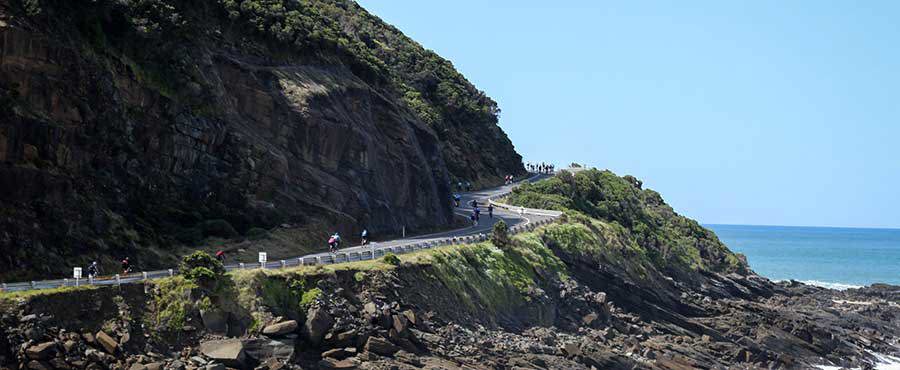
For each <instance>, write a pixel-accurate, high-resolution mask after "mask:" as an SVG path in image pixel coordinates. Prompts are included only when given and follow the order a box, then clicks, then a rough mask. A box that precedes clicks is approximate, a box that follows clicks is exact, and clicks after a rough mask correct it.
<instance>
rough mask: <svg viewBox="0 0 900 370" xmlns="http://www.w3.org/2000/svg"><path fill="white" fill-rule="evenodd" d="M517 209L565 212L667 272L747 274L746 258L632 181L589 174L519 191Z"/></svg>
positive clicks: (513, 199) (608, 174)
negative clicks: (542, 209) (698, 271)
mask: <svg viewBox="0 0 900 370" xmlns="http://www.w3.org/2000/svg"><path fill="white" fill-rule="evenodd" d="M509 202H510V203H512V204H515V205H520V206H526V207H532V208H544V209H555V210H561V211H566V214H567V215H568V216H569V217H571V218H574V219H576V220H578V221H579V222H580V223H582V224H585V225H590V226H591V227H593V228H597V229H599V230H602V232H601V234H602V235H604V239H605V240H608V241H613V240H614V241H615V242H616V243H618V244H622V245H623V246H626V247H627V248H631V249H633V250H634V251H635V252H636V253H637V254H639V255H641V256H642V257H646V258H649V259H650V260H651V261H652V262H653V263H654V265H656V267H657V268H659V269H660V270H664V271H696V270H709V271H715V272H726V273H727V272H743V271H747V269H748V267H747V265H746V262H744V259H743V258H742V257H741V256H739V255H738V254H735V253H732V252H731V251H730V250H728V248H727V247H726V246H725V245H724V244H722V242H721V241H719V238H718V237H716V235H715V234H714V233H713V232H712V231H710V230H708V229H706V228H704V227H702V226H701V225H700V224H699V223H697V221H694V220H691V219H688V218H686V217H683V216H681V215H679V214H677V213H675V211H674V210H673V209H672V207H670V206H669V205H668V204H666V203H665V201H663V199H662V197H661V196H660V195H659V193H657V192H655V191H653V190H649V189H643V188H642V183H641V182H640V181H639V180H637V179H635V178H634V177H631V176H624V177H619V176H616V175H615V174H614V173H612V172H610V171H599V170H596V169H592V170H586V171H581V172H578V173H576V174H575V175H572V174H571V173H568V172H563V173H561V174H560V175H558V176H556V177H553V178H550V179H547V180H545V181H541V182H538V183H535V184H527V185H525V186H522V187H520V188H518V189H516V190H515V191H514V192H513V194H512V195H511V196H510V198H509Z"/></svg>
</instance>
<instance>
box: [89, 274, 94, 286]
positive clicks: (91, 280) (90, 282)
mask: <svg viewBox="0 0 900 370" xmlns="http://www.w3.org/2000/svg"><path fill="white" fill-rule="evenodd" d="M88 285H94V277H93V276H91V275H88Z"/></svg>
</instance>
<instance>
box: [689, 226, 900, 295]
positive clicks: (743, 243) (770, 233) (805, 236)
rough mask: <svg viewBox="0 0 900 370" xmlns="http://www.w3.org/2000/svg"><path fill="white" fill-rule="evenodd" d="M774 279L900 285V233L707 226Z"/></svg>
mask: <svg viewBox="0 0 900 370" xmlns="http://www.w3.org/2000/svg"><path fill="white" fill-rule="evenodd" d="M704 226H705V227H707V228H709V229H711V230H712V231H714V232H715V233H716V235H718V236H719V239H720V240H722V242H723V243H725V244H726V245H727V246H728V248H730V249H731V250H732V251H735V252H740V253H743V254H744V255H746V256H747V260H748V261H749V262H750V268H751V269H753V271H756V272H757V273H758V274H760V275H762V276H765V277H767V278H769V279H772V280H788V279H793V280H798V281H802V282H805V283H809V284H813V285H819V286H824V287H828V288H835V289H847V288H854V287H860V286H864V285H870V284H873V283H888V284H895V285H900V229H857V228H833V227H793V226H749V225H704Z"/></svg>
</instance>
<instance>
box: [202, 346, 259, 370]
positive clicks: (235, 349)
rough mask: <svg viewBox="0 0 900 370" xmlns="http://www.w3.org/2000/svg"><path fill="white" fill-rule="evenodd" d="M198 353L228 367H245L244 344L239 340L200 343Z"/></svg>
mask: <svg viewBox="0 0 900 370" xmlns="http://www.w3.org/2000/svg"><path fill="white" fill-rule="evenodd" d="M200 353H202V354H203V355H204V356H206V357H207V358H210V359H212V360H214V361H216V362H221V363H222V364H224V365H225V366H228V367H234V368H239V369H241V368H244V367H246V366H247V354H246V352H244V342H242V341H241V340H240V339H226V340H213V341H208V342H203V343H200Z"/></svg>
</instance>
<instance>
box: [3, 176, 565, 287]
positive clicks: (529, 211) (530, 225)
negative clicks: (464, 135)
mask: <svg viewBox="0 0 900 370" xmlns="http://www.w3.org/2000/svg"><path fill="white" fill-rule="evenodd" d="M509 194H510V192H505V193H501V194H496V195H493V196H490V197H488V202H489V203H490V204H493V205H494V206H495V207H498V208H503V209H507V210H511V211H514V212H515V211H517V210H520V212H519V214H522V215H536V216H543V217H549V218H545V219H541V220H536V221H531V220H528V221H527V222H525V223H524V224H519V225H515V226H513V227H510V228H509V232H510V234H519V233H522V232H528V231H533V230H535V229H536V228H538V227H540V226H544V225H547V224H550V223H551V222H553V221H555V219H556V218H558V217H559V216H560V215H561V214H562V212H559V211H552V210H542V209H533V208H524V207H516V206H511V205H508V204H505V203H500V202H496V201H495V200H496V199H500V198H503V197H506V196H508V195H509ZM526 220H527V218H526ZM489 237H490V233H487V234H485V233H479V234H474V235H464V236H454V237H447V238H439V239H432V240H425V241H419V242H409V243H405V244H401V245H397V246H392V247H381V248H379V247H378V246H377V244H373V245H372V248H371V249H370V250H362V251H351V252H340V251H338V252H337V253H333V254H329V255H319V254H309V255H305V256H301V257H294V258H289V259H283V260H278V261H271V262H266V263H265V264H264V265H263V264H261V263H259V262H240V263H235V264H228V265H225V270H226V271H237V270H252V269H260V268H262V269H267V270H268V269H284V268H290V267H297V266H313V265H330V264H338V263H348V262H358V261H368V260H373V259H377V258H380V257H383V256H384V255H386V254H388V253H393V254H405V253H410V252H415V251H419V250H423V249H431V248H435V247H442V246H448V245H462V244H471V243H475V242H483V241H486V240H488V238H489ZM359 247H362V246H357V247H355V248H359ZM179 273H180V272H179V271H178V270H177V269H167V270H156V271H141V272H136V273H132V274H127V275H114V276H104V277H99V278H90V277H89V278H87V279H58V280H44V281H30V282H21V283H2V284H0V292H13V291H28V290H40V289H53V288H62V287H75V286H83V285H90V286H103V285H121V284H130V283H137V282H142V281H146V280H154V279H160V278H164V277H171V276H175V275H177V274H179Z"/></svg>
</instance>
